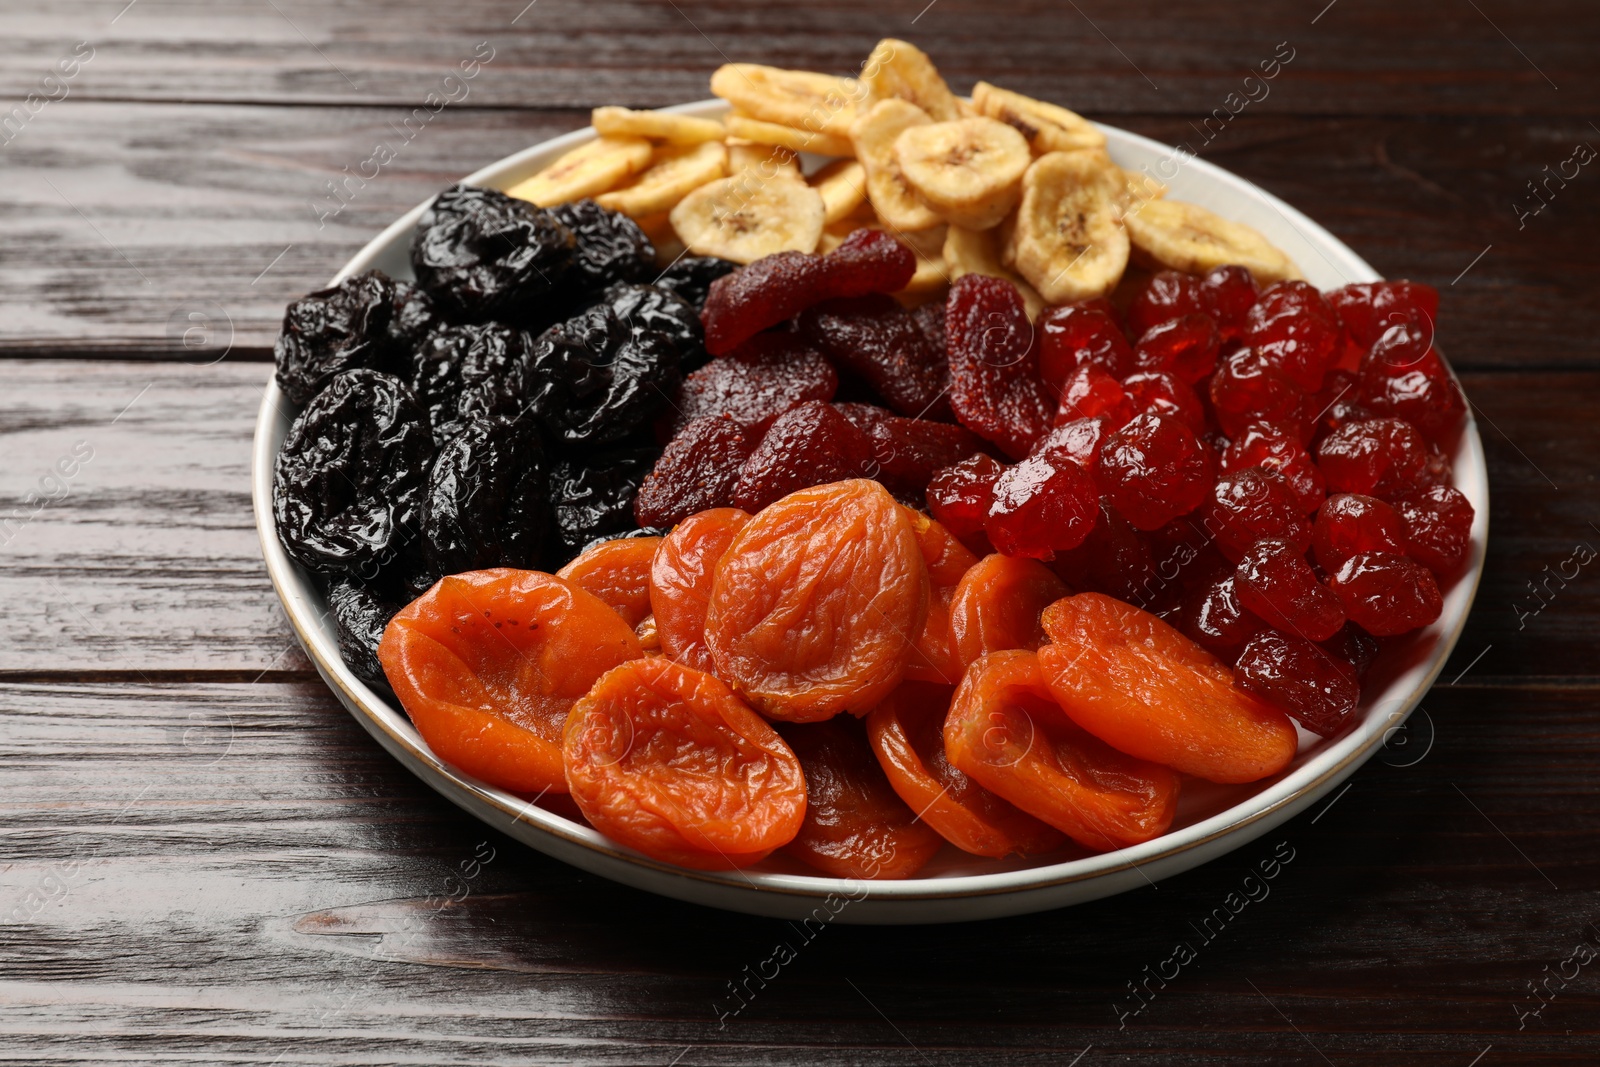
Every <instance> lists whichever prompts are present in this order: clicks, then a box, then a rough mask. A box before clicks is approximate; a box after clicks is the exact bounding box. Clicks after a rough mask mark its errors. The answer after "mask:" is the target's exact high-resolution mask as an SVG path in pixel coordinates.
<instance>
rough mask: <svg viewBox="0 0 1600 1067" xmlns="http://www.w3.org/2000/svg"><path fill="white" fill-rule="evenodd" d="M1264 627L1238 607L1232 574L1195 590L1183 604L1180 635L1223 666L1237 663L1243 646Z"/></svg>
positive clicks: (1237, 595) (1239, 604) (1264, 624)
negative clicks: (1202, 649)
mask: <svg viewBox="0 0 1600 1067" xmlns="http://www.w3.org/2000/svg"><path fill="white" fill-rule="evenodd" d="M1266 625H1267V624H1266V623H1264V622H1262V621H1261V620H1260V619H1259V618H1258V617H1257V616H1256V615H1254V614H1253V613H1251V612H1250V611H1249V610H1248V609H1247V608H1246V607H1245V606H1244V605H1243V604H1241V603H1239V594H1238V591H1237V590H1236V589H1235V588H1234V582H1233V574H1232V572H1229V573H1226V574H1223V575H1222V576H1220V577H1218V578H1217V579H1216V580H1215V581H1212V582H1210V583H1209V584H1207V585H1205V586H1202V587H1201V588H1199V589H1197V590H1195V591H1194V592H1193V593H1191V594H1190V595H1189V597H1188V598H1187V599H1186V600H1185V601H1184V604H1183V614H1182V625H1181V628H1182V630H1183V632H1184V633H1185V634H1187V635H1188V636H1189V637H1190V638H1192V639H1193V640H1194V641H1196V642H1197V643H1198V644H1200V645H1201V646H1202V647H1204V648H1205V650H1206V651H1208V652H1210V653H1211V654H1212V655H1214V656H1216V657H1217V658H1218V659H1220V660H1222V661H1223V662H1225V663H1232V662H1234V661H1235V660H1237V659H1238V658H1239V653H1240V652H1241V651H1243V649H1244V645H1245V642H1246V641H1248V640H1250V638H1251V637H1252V636H1254V635H1255V634H1256V633H1258V632H1260V631H1261V630H1263V629H1265V628H1266Z"/></svg>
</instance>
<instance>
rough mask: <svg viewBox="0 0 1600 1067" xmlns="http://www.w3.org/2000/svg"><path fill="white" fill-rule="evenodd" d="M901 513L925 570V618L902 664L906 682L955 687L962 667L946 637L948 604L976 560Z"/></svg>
mask: <svg viewBox="0 0 1600 1067" xmlns="http://www.w3.org/2000/svg"><path fill="white" fill-rule="evenodd" d="M904 512H905V516H906V521H907V522H909V523H910V524H911V532H912V533H914V534H915V535H916V537H917V547H918V548H919V549H921V550H922V563H923V566H925V567H926V568H927V570H928V615H927V618H926V619H925V620H923V623H922V632H921V633H919V634H918V635H917V640H916V644H915V647H914V648H913V650H912V654H911V659H910V662H908V663H907V664H906V680H907V681H908V682H936V683H939V684H941V685H955V684H956V683H957V682H959V681H960V680H961V667H962V664H961V662H960V660H959V659H957V657H956V652H955V645H954V642H953V640H952V636H951V633H950V604H951V602H952V601H953V600H954V599H955V594H956V586H957V585H958V584H959V583H960V581H961V579H962V577H963V576H964V575H965V574H966V573H967V571H969V570H971V569H972V568H973V567H974V566H975V565H976V564H977V562H978V557H977V556H976V555H974V554H973V553H972V550H971V549H969V548H967V546H965V545H963V544H962V543H961V542H960V541H958V540H956V538H955V536H954V535H953V534H951V533H950V531H949V530H946V529H945V528H944V527H943V526H942V525H940V524H939V523H937V522H935V521H934V520H932V519H930V518H928V516H926V515H924V514H922V513H921V512H920V511H916V510H914V509H912V508H905V509H904Z"/></svg>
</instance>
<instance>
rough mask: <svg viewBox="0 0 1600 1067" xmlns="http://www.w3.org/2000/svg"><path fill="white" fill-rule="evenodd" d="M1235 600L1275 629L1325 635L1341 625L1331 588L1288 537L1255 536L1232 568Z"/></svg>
mask: <svg viewBox="0 0 1600 1067" xmlns="http://www.w3.org/2000/svg"><path fill="white" fill-rule="evenodd" d="M1233 575H1234V588H1235V589H1236V590H1237V591H1238V594H1239V603H1241V604H1243V605H1244V606H1245V608H1246V609H1247V610H1249V611H1252V612H1254V613H1255V614H1257V615H1259V616H1260V617H1261V618H1263V619H1265V620H1266V621H1267V623H1268V624H1269V625H1270V626H1272V627H1274V628H1275V629H1278V630H1283V631H1286V632H1288V633H1292V634H1294V635H1295V636H1297V637H1303V638H1305V639H1306V640H1307V641H1326V640H1327V639H1328V638H1330V637H1332V636H1333V635H1334V634H1336V633H1338V632H1339V627H1341V626H1343V625H1344V619H1345V614H1344V607H1343V606H1342V605H1341V603H1340V599H1339V598H1338V597H1337V596H1335V595H1334V594H1333V593H1331V592H1329V591H1328V589H1327V588H1325V587H1324V586H1323V585H1322V583H1321V582H1319V581H1317V576H1316V574H1315V573H1314V572H1313V571H1312V570H1311V564H1309V563H1307V562H1306V557H1305V552H1304V551H1303V550H1299V549H1296V548H1295V546H1294V545H1292V544H1290V543H1289V542H1287V541H1257V542H1256V543H1255V545H1254V546H1252V547H1251V549H1250V551H1248V552H1246V553H1245V554H1244V558H1243V559H1241V560H1240V561H1239V566H1238V567H1237V568H1235V570H1234V572H1233Z"/></svg>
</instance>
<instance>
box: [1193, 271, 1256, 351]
mask: <svg viewBox="0 0 1600 1067" xmlns="http://www.w3.org/2000/svg"><path fill="white" fill-rule="evenodd" d="M1201 284H1202V286H1203V287H1204V289H1205V294H1206V297H1207V301H1206V302H1207V303H1208V304H1209V305H1210V307H1211V316H1212V318H1214V319H1216V320H1217V329H1219V330H1221V331H1222V336H1223V338H1224V339H1225V340H1229V341H1232V340H1235V339H1237V338H1238V337H1239V335H1240V334H1242V333H1244V323H1245V318H1246V316H1248V315H1249V314H1250V309H1251V308H1253V307H1255V305H1256V300H1257V299H1258V298H1259V296H1260V294H1259V293H1258V292H1257V291H1256V279H1255V276H1254V275H1253V274H1251V273H1250V270H1249V268H1247V267H1241V266H1239V265H1238V264H1237V263H1230V264H1228V265H1227V266H1223V267H1217V268H1216V269H1215V270H1213V271H1212V272H1211V273H1210V274H1207V275H1206V276H1205V279H1204V281H1203V282H1202V283H1201Z"/></svg>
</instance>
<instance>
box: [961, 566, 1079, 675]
mask: <svg viewBox="0 0 1600 1067" xmlns="http://www.w3.org/2000/svg"><path fill="white" fill-rule="evenodd" d="M1067 592H1068V590H1067V587H1066V585H1065V584H1064V583H1063V582H1062V581H1061V579H1060V578H1057V577H1056V576H1055V574H1054V573H1053V572H1052V571H1050V569H1049V568H1047V567H1046V566H1045V565H1044V564H1042V563H1040V562H1039V561H1038V560H1032V559H1022V558H1021V557H1016V556H1002V555H1000V554H999V553H998V552H995V553H991V554H989V555H987V556H985V557H983V559H981V560H979V561H978V562H977V563H976V564H975V565H973V567H972V568H971V569H970V570H968V571H967V573H966V574H964V575H963V576H962V578H961V582H960V584H959V585H957V586H956V594H955V598H954V599H953V600H952V601H951V602H950V637H951V643H952V645H953V647H954V649H955V654H956V659H957V660H958V661H960V664H961V666H962V667H963V668H965V667H966V666H967V665H968V664H970V663H972V661H973V660H975V659H977V658H978V657H979V656H983V655H986V654H988V653H990V652H1000V651H1003V650H1005V649H1008V648H1024V649H1028V650H1029V651H1032V650H1033V649H1036V648H1038V647H1039V646H1040V645H1041V644H1042V643H1043V642H1044V630H1043V629H1041V628H1040V625H1039V615H1040V613H1041V612H1043V611H1044V609H1045V608H1047V607H1048V606H1050V605H1051V604H1053V603H1054V602H1055V601H1057V600H1060V599H1061V598H1062V597H1064V596H1066V595H1067Z"/></svg>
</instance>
